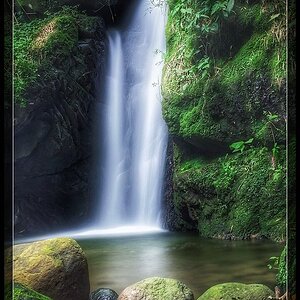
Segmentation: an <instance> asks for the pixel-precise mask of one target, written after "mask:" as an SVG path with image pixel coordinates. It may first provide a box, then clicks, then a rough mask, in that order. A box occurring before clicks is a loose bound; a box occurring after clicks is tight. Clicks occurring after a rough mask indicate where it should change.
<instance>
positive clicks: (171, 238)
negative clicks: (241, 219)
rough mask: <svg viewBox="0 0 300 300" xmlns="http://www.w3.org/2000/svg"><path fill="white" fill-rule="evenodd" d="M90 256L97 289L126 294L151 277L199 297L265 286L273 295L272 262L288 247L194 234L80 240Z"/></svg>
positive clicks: (89, 260)
mask: <svg viewBox="0 0 300 300" xmlns="http://www.w3.org/2000/svg"><path fill="white" fill-rule="evenodd" d="M78 242H79V244H80V245H81V246H82V248H83V249H84V251H85V253H86V254H87V258H88V263H89V271H90V282H91V289H92V290H93V289H96V288H98V287H109V288H112V289H114V290H116V291H117V292H118V293H120V292H121V291H122V290H123V289H124V288H125V287H127V286H129V285H130V284H132V283H134V282H137V281H139V280H142V279H144V278H147V277H151V276H162V277H171V278H175V279H178V280H181V281H183V282H184V283H186V284H187V285H188V286H189V287H190V288H191V289H192V290H193V292H194V295H195V297H198V296H199V295H200V294H201V293H203V292H204V291H205V290H206V289H207V288H209V287H210V286H212V285H214V284H218V283H222V282H229V281H237V282H244V283H263V284H266V285H268V286H269V287H270V288H271V289H273V287H274V284H275V273H274V272H273V271H270V270H269V269H268V268H267V264H268V259H269V257H271V256H278V255H279V253H280V252H281V250H282V249H283V245H280V244H276V243H273V242H270V241H220V240H210V239H201V238H199V237H198V236H196V235H193V234H178V233H158V234H149V235H143V236H132V237H111V238H109V237H107V238H97V239H85V240H78Z"/></svg>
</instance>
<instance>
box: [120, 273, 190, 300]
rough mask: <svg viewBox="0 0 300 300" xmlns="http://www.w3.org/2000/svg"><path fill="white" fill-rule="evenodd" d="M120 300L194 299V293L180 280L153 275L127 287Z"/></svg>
mask: <svg viewBox="0 0 300 300" xmlns="http://www.w3.org/2000/svg"><path fill="white" fill-rule="evenodd" d="M118 300H194V295H193V292H192V291H191V290H190V289H189V288H188V287H187V286H186V285H185V284H183V283H181V282H180V281H178V280H175V279H169V278H159V277H152V278H147V279H145V280H142V281H139V282H137V283H135V284H133V285H131V286H129V287H127V288H126V289H125V290H124V291H123V292H122V293H121V294H120V296H119V298H118Z"/></svg>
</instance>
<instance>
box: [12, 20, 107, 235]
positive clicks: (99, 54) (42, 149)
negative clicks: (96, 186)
mask: <svg viewBox="0 0 300 300" xmlns="http://www.w3.org/2000/svg"><path fill="white" fill-rule="evenodd" d="M64 17H65V16H64ZM78 21H80V20H78ZM90 23H91V24H93V26H92V28H88V29H87V28H78V41H77V43H76V45H75V47H73V49H72V51H71V52H70V53H68V54H67V58H65V57H64V58H61V57H59V56H57V57H56V58H55V61H52V62H51V67H50V68H48V69H47V68H46V67H44V71H43V72H40V73H39V75H38V77H37V79H36V80H35V81H34V83H33V84H31V86H30V87H28V89H27V90H26V92H25V97H26V100H27V103H28V104H27V106H26V107H20V106H18V105H16V106H15V119H14V125H15V129H14V130H15V137H14V140H15V157H14V159H15V161H14V162H15V220H14V221H15V232H16V234H17V235H21V234H22V235H26V234H28V233H30V234H37V233H39V232H45V231H48V232H49V231H51V230H57V229H59V228H62V227H68V226H72V227H76V225H77V224H80V222H82V221H83V220H85V219H87V218H88V214H89V211H91V207H92V206H93V204H92V203H91V200H90V198H91V195H90V191H91V180H92V179H91V177H90V169H91V165H92V161H91V159H92V149H93V147H92V143H93V140H92V126H93V120H92V112H93V110H94V105H95V103H96V95H97V90H96V80H98V82H101V73H102V69H103V65H104V58H105V57H104V54H105V24H104V21H103V20H102V19H101V18H95V17H93V18H91V19H90ZM74 26H76V25H74ZM53 51H55V49H53ZM45 69H46V70H45ZM97 84H98V85H99V83H97Z"/></svg>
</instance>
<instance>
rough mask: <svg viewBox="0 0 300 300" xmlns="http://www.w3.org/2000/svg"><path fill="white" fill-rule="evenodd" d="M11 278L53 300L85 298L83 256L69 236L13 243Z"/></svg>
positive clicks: (86, 297) (86, 266)
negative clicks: (27, 242) (28, 242)
mask: <svg viewBox="0 0 300 300" xmlns="http://www.w3.org/2000/svg"><path fill="white" fill-rule="evenodd" d="M13 280H14V282H18V283H21V284H23V285H25V286H26V287H29V288H31V289H33V290H35V291H37V292H39V293H42V294H44V295H47V296H49V297H51V298H53V299H57V300H59V299H61V300H63V299H64V300H67V299H74V298H76V299H78V300H86V299H88V298H89V292H90V286H89V273H88V265H87V260H86V257H85V254H84V253H83V251H82V249H81V248H80V246H79V245H78V244H77V242H76V241H75V240H72V239H70V238H54V239H49V240H44V241H39V242H34V243H30V244H20V245H16V246H14V247H13Z"/></svg>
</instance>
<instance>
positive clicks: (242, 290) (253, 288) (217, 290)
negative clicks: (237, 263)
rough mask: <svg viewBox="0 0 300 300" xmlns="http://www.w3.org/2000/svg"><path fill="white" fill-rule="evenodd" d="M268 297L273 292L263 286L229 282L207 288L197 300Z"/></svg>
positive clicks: (260, 298) (258, 299)
mask: <svg viewBox="0 0 300 300" xmlns="http://www.w3.org/2000/svg"><path fill="white" fill-rule="evenodd" d="M269 296H272V297H273V296H274V292H272V291H271V290H270V289H269V288H268V287H267V286H265V285H263V284H243V283H237V282H229V283H222V284H217V285H215V286H213V287H211V288H209V289H208V290H207V291H206V292H205V293H204V294H202V295H201V296H200V297H199V298H198V300H221V299H222V300H235V299H236V300H237V299H240V300H267V299H268V297H269Z"/></svg>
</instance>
